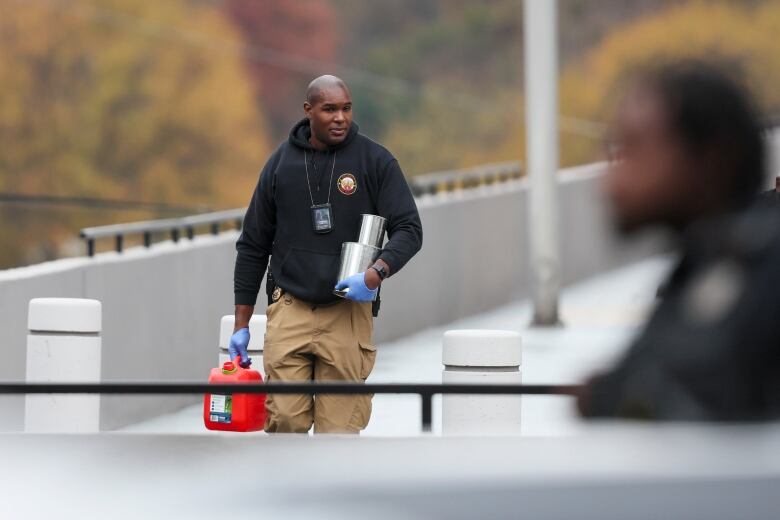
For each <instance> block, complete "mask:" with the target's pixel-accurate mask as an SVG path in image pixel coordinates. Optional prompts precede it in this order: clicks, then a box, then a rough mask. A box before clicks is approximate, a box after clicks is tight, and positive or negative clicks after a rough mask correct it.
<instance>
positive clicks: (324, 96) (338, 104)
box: [303, 75, 352, 149]
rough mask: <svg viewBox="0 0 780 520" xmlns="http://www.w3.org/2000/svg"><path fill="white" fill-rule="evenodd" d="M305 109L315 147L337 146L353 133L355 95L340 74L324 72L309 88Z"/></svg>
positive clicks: (311, 139)
mask: <svg viewBox="0 0 780 520" xmlns="http://www.w3.org/2000/svg"><path fill="white" fill-rule="evenodd" d="M303 111H304V113H305V114H306V118H307V119H308V120H309V127H310V128H311V138H310V139H309V141H310V142H311V143H312V145H314V147H315V148H319V149H324V148H327V147H328V146H336V145H338V144H339V143H341V142H342V141H344V139H346V138H347V135H348V134H349V129H350V127H351V126H352V98H351V96H350V94H349V88H348V87H347V84H346V83H344V82H343V81H342V80H341V79H339V78H337V77H336V76H330V75H327V76H320V77H319V78H317V79H315V80H314V81H312V82H311V83H309V89H308V90H307V91H306V102H305V103H304V104H303Z"/></svg>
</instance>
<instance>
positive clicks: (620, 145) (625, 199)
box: [605, 90, 700, 233]
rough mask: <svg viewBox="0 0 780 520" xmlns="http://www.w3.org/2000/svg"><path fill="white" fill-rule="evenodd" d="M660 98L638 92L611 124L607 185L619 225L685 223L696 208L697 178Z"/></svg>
mask: <svg viewBox="0 0 780 520" xmlns="http://www.w3.org/2000/svg"><path fill="white" fill-rule="evenodd" d="M670 128H671V126H670V124H669V121H668V116H667V111H666V110H665V107H664V106H663V104H662V103H661V101H660V99H659V98H658V97H657V96H654V95H652V94H649V93H646V92H642V91H641V90H637V91H635V92H634V93H633V94H631V95H629V96H628V97H627V98H626V99H625V100H624V102H623V103H622V105H621V106H620V108H619V109H618V113H617V116H616V118H615V121H614V123H613V125H612V139H611V142H610V145H609V160H610V162H609V168H608V173H607V175H606V178H605V189H606V192H607V196H608V198H609V200H610V203H611V205H612V212H613V217H614V220H615V222H616V224H617V227H618V229H620V230H621V231H623V232H626V233H628V232H632V231H635V230H637V229H640V228H642V227H645V226H649V225H654V224H665V225H672V226H679V225H682V224H684V223H685V220H686V215H689V214H690V209H691V206H695V205H696V203H695V198H696V196H697V190H698V189H700V186H697V180H696V175H695V169H694V168H692V166H693V165H692V163H691V157H690V156H689V155H690V154H688V153H686V151H685V150H684V147H683V146H682V144H681V143H680V142H679V139H677V138H676V137H675V136H674V135H673V132H672V131H671V130H670Z"/></svg>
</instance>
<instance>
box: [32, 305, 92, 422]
mask: <svg viewBox="0 0 780 520" xmlns="http://www.w3.org/2000/svg"><path fill="white" fill-rule="evenodd" d="M101 322H102V308H101V304H100V302H99V301H97V300H85V299H80V298H34V299H32V300H30V305H29V308H28V316H27V328H28V329H29V334H28V336H27V382H29V383H44V382H57V383H65V382H73V383H85V382H86V383H97V382H100V357H101V354H100V350H101V340H100V332H101ZM24 430H25V431H27V432H69V433H72V432H97V431H100V396H99V395H46V394H39V395H28V396H26V397H25V414H24Z"/></svg>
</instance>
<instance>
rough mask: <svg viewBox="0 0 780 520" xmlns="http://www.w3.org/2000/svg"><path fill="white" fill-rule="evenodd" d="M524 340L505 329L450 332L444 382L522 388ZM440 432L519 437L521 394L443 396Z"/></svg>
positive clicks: (445, 343) (445, 345)
mask: <svg viewBox="0 0 780 520" xmlns="http://www.w3.org/2000/svg"><path fill="white" fill-rule="evenodd" d="M521 355H522V349H521V338H520V334H519V333H518V332H514V331H505V330H449V331H447V332H445V333H444V339H443V343H442V363H443V364H444V370H443V372H442V382H443V383H469V384H477V383H478V384H520V383H521V382H522V377H521V372H520V364H521ZM441 415H442V434H444V435H519V434H520V396H519V395H456V394H445V395H444V396H442V413H441Z"/></svg>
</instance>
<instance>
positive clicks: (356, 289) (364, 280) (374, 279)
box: [336, 269, 382, 302]
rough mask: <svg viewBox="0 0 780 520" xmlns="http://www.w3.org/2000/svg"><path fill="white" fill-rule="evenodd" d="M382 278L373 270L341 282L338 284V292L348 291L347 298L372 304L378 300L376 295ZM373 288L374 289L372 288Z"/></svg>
mask: <svg viewBox="0 0 780 520" xmlns="http://www.w3.org/2000/svg"><path fill="white" fill-rule="evenodd" d="M381 281H382V280H381V278H379V275H378V274H377V273H376V271H374V270H373V269H369V270H367V271H364V272H362V273H358V274H353V275H352V276H350V277H348V278H345V279H344V280H341V281H340V282H339V283H337V284H336V290H337V291H346V294H345V295H344V297H345V298H348V299H350V300H354V301H356V302H372V301H374V299H376V293H377V290H378V287H379V284H380V283H381ZM369 285H370V286H372V287H373V289H372V288H371V287H369Z"/></svg>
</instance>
